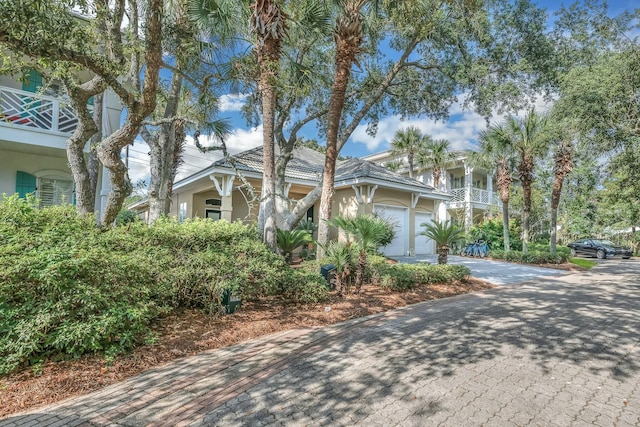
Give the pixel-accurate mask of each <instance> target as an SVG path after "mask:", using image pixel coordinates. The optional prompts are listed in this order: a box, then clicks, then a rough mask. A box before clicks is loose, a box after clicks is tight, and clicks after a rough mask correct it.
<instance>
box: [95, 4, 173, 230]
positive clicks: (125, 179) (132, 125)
mask: <svg viewBox="0 0 640 427" xmlns="http://www.w3.org/2000/svg"><path fill="white" fill-rule="evenodd" d="M162 14H163V1H162V0H150V1H149V4H148V5H147V9H146V17H147V19H146V28H145V50H144V58H145V70H144V81H143V83H142V89H141V93H142V96H141V97H140V98H136V97H134V95H133V94H132V93H128V94H127V95H128V96H126V97H124V98H123V96H124V95H125V94H124V93H122V94H121V93H118V95H119V96H121V98H122V101H123V102H124V103H125V105H126V107H127V118H126V120H125V123H124V124H123V125H122V127H120V129H118V130H117V131H116V132H114V133H112V134H111V135H109V136H108V137H107V138H106V139H105V140H104V141H102V143H101V144H100V147H99V148H98V158H99V159H100V161H101V162H102V164H103V165H104V166H105V167H106V168H107V169H108V170H109V181H110V183H111V191H110V192H109V196H108V197H107V203H106V205H105V207H104V210H103V211H102V216H101V222H102V224H103V225H106V226H110V225H111V224H113V222H114V221H115V219H116V216H117V215H118V212H120V209H122V205H123V203H124V200H125V198H126V197H127V196H128V195H129V194H131V190H132V186H131V181H130V180H129V176H128V174H127V172H128V171H127V167H126V165H125V164H124V163H123V162H122V159H121V158H120V154H121V152H122V149H123V148H124V147H126V146H127V145H128V144H131V143H132V142H133V141H134V139H135V137H136V136H137V135H138V133H139V132H140V127H141V126H142V121H143V120H144V119H145V118H146V117H147V116H148V115H149V114H151V113H152V112H153V111H154V110H155V108H156V95H157V89H158V77H159V70H160V67H161V66H162ZM134 71H135V70H134ZM139 71H140V70H137V72H135V73H133V74H134V78H135V79H136V80H137V78H138V77H139V75H140V72H139ZM134 90H139V89H138V86H137V85H136V87H134Z"/></svg>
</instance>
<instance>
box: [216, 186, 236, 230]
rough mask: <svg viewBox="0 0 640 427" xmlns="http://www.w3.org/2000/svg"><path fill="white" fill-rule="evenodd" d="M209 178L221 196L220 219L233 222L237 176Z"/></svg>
mask: <svg viewBox="0 0 640 427" xmlns="http://www.w3.org/2000/svg"><path fill="white" fill-rule="evenodd" d="M209 178H210V179H211V181H213V184H214V185H215V186H216V190H218V194H219V195H220V219H225V220H227V221H229V222H231V214H232V213H233V201H232V199H233V198H232V193H233V182H234V181H235V179H236V177H235V175H209Z"/></svg>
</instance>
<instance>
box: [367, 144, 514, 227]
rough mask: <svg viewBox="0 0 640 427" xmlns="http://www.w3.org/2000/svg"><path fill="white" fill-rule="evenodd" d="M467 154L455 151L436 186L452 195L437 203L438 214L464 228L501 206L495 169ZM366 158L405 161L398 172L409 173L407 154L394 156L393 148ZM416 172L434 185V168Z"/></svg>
mask: <svg viewBox="0 0 640 427" xmlns="http://www.w3.org/2000/svg"><path fill="white" fill-rule="evenodd" d="M468 154H469V153H468V152H463V151H462V152H457V153H455V160H454V161H452V162H451V163H450V164H448V165H447V167H446V168H445V170H444V172H442V173H441V175H440V182H439V184H438V189H437V190H438V191H440V192H443V193H445V194H448V195H449V196H450V198H449V199H448V200H447V201H446V202H445V203H441V204H440V205H439V206H438V208H437V211H438V217H439V218H440V219H441V220H452V221H453V222H454V223H459V224H464V226H465V228H468V227H469V226H470V225H472V224H474V223H479V222H482V220H483V219H484V218H485V217H486V216H487V215H488V214H489V213H490V212H492V211H499V210H500V209H501V208H502V202H501V201H500V197H499V195H498V193H497V192H496V191H495V190H494V185H493V184H494V182H493V173H492V172H490V171H486V170H484V169H481V168H478V167H473V166H472V165H471V163H470V162H469V156H468ZM363 159H365V160H368V161H371V162H375V163H377V164H379V165H386V164H389V163H393V162H398V163H400V164H401V165H402V166H401V167H400V169H399V170H398V173H400V174H402V175H409V168H408V166H407V161H406V156H395V155H393V154H392V153H391V151H383V152H380V153H375V154H371V155H369V156H366V157H363ZM414 176H415V179H416V180H418V181H420V182H422V183H425V184H427V185H431V186H433V183H434V181H433V170H431V169H426V170H418V169H417V168H416V167H414Z"/></svg>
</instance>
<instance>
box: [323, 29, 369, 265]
mask: <svg viewBox="0 0 640 427" xmlns="http://www.w3.org/2000/svg"><path fill="white" fill-rule="evenodd" d="M353 44H354V42H353V41H352V40H349V41H347V40H342V39H340V38H339V37H337V38H336V45H337V50H336V74H335V77H334V80H333V86H332V88H331V99H330V100H329V114H328V118H327V150H326V154H325V162H324V175H323V178H322V195H321V196H320V221H319V223H318V242H319V243H321V244H322V245H326V244H327V243H328V242H329V224H327V222H326V220H328V219H331V210H332V206H331V205H332V203H333V193H334V191H335V187H334V180H335V174H336V160H337V158H338V131H339V129H340V119H341V117H342V109H343V108H344V102H345V94H346V91H347V85H348V84H349V78H350V77H351V65H352V64H353V61H354V59H355V55H356V53H357V51H358V47H359V42H358V43H357V45H356V46H353ZM322 255H323V253H322V250H321V247H320V246H319V247H318V257H319V258H322Z"/></svg>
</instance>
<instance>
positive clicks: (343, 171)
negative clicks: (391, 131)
mask: <svg viewBox="0 0 640 427" xmlns="http://www.w3.org/2000/svg"><path fill="white" fill-rule="evenodd" d="M366 178H369V179H375V180H379V181H385V182H389V183H392V184H396V185H402V186H407V187H413V188H416V189H418V190H422V191H433V190H434V188H433V187H432V186H430V185H427V184H424V183H422V182H420V181H418V180H415V179H413V178H409V177H406V176H402V175H400V174H399V173H396V172H393V171H390V170H389V169H387V168H385V167H384V166H380V165H378V164H377V163H373V162H370V161H367V160H362V159H356V158H354V159H349V160H346V161H345V162H343V163H342V165H341V166H339V167H337V168H336V178H335V182H336V186H338V183H339V182H342V181H348V180H354V179H366Z"/></svg>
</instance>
